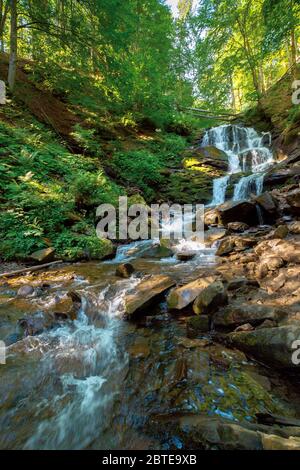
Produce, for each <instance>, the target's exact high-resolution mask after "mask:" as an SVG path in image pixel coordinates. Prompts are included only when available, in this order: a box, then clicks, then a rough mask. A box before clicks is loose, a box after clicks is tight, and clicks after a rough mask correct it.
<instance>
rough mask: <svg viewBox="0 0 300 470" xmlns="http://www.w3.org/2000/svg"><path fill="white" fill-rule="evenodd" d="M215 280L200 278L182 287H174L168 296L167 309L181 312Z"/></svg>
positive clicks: (212, 278) (213, 278)
mask: <svg viewBox="0 0 300 470" xmlns="http://www.w3.org/2000/svg"><path fill="white" fill-rule="evenodd" d="M215 280H216V278H215V277H213V276H208V277H202V278H200V279H196V280H195V281H192V282H189V283H188V284H185V285H184V286H181V287H176V288H175V289H173V290H172V291H171V292H170V293H169V295H168V298H167V302H168V308H169V309H170V310H182V309H183V308H185V307H187V306H188V305H190V304H191V303H192V302H194V300H195V298H196V297H197V296H198V295H199V294H200V293H201V292H202V290H204V289H205V288H206V287H207V286H209V285H210V284H212V283H213V282H214V281H215Z"/></svg>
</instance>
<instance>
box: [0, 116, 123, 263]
mask: <svg viewBox="0 0 300 470" xmlns="http://www.w3.org/2000/svg"><path fill="white" fill-rule="evenodd" d="M27 119H28V116H27ZM22 126H23V127H22V128H20V127H13V126H10V125H8V124H6V123H4V122H0V165H1V169H3V170H4V171H1V173H0V234H1V239H0V256H1V258H4V259H13V258H19V259H24V258H26V257H28V255H29V254H30V253H32V252H33V251H35V250H37V249H40V248H44V247H46V246H48V245H49V244H50V245H52V246H54V247H55V248H56V249H57V256H62V257H63V258H71V259H74V258H76V257H82V256H83V255H82V253H85V254H86V256H91V257H97V258H98V257H99V256H100V254H101V253H102V251H101V250H103V251H105V249H104V248H105V247H106V246H107V244H103V243H101V241H100V240H98V239H97V237H96V234H95V229H94V213H95V208H96V206H97V205H99V204H101V203H103V202H110V203H112V202H117V198H118V195H119V194H121V193H122V191H121V189H120V188H119V187H118V186H117V185H116V184H115V183H112V182H111V181H109V180H108V179H107V178H106V177H105V175H104V173H103V171H102V169H101V167H100V164H99V161H98V159H95V158H91V157H87V156H84V155H75V154H71V153H70V152H69V151H68V150H66V148H65V147H64V146H62V145H60V144H59V143H58V142H57V141H56V140H55V138H54V136H53V135H52V134H51V133H50V132H49V131H47V130H46V129H45V128H44V127H43V126H42V125H40V124H38V123H37V122H35V121H33V120H32V117H30V120H29V122H27V120H26V121H24V120H23V121H22ZM84 250H85V251H84Z"/></svg>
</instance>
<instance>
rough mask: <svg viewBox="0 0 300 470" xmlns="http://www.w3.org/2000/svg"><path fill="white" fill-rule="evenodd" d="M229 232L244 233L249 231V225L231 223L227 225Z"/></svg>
mask: <svg viewBox="0 0 300 470" xmlns="http://www.w3.org/2000/svg"><path fill="white" fill-rule="evenodd" d="M227 228H228V230H230V231H231V232H235V233H242V232H245V231H246V230H249V225H248V224H245V222H230V223H229V224H228V225H227Z"/></svg>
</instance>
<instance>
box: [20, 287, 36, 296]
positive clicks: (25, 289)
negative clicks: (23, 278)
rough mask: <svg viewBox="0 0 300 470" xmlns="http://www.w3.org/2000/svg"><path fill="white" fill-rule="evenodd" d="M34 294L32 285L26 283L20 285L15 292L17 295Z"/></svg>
mask: <svg viewBox="0 0 300 470" xmlns="http://www.w3.org/2000/svg"><path fill="white" fill-rule="evenodd" d="M33 294H34V287H32V286H30V285H29V284H28V285H25V286H21V287H20V288H19V290H18V292H17V296H18V297H29V296H32V295H33Z"/></svg>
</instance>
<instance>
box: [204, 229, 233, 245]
mask: <svg viewBox="0 0 300 470" xmlns="http://www.w3.org/2000/svg"><path fill="white" fill-rule="evenodd" d="M226 235H228V230H226V229H224V228H210V229H209V230H207V232H205V243H207V244H209V245H212V244H213V243H215V242H216V241H218V240H221V239H222V238H224V237H225V236H226Z"/></svg>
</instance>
